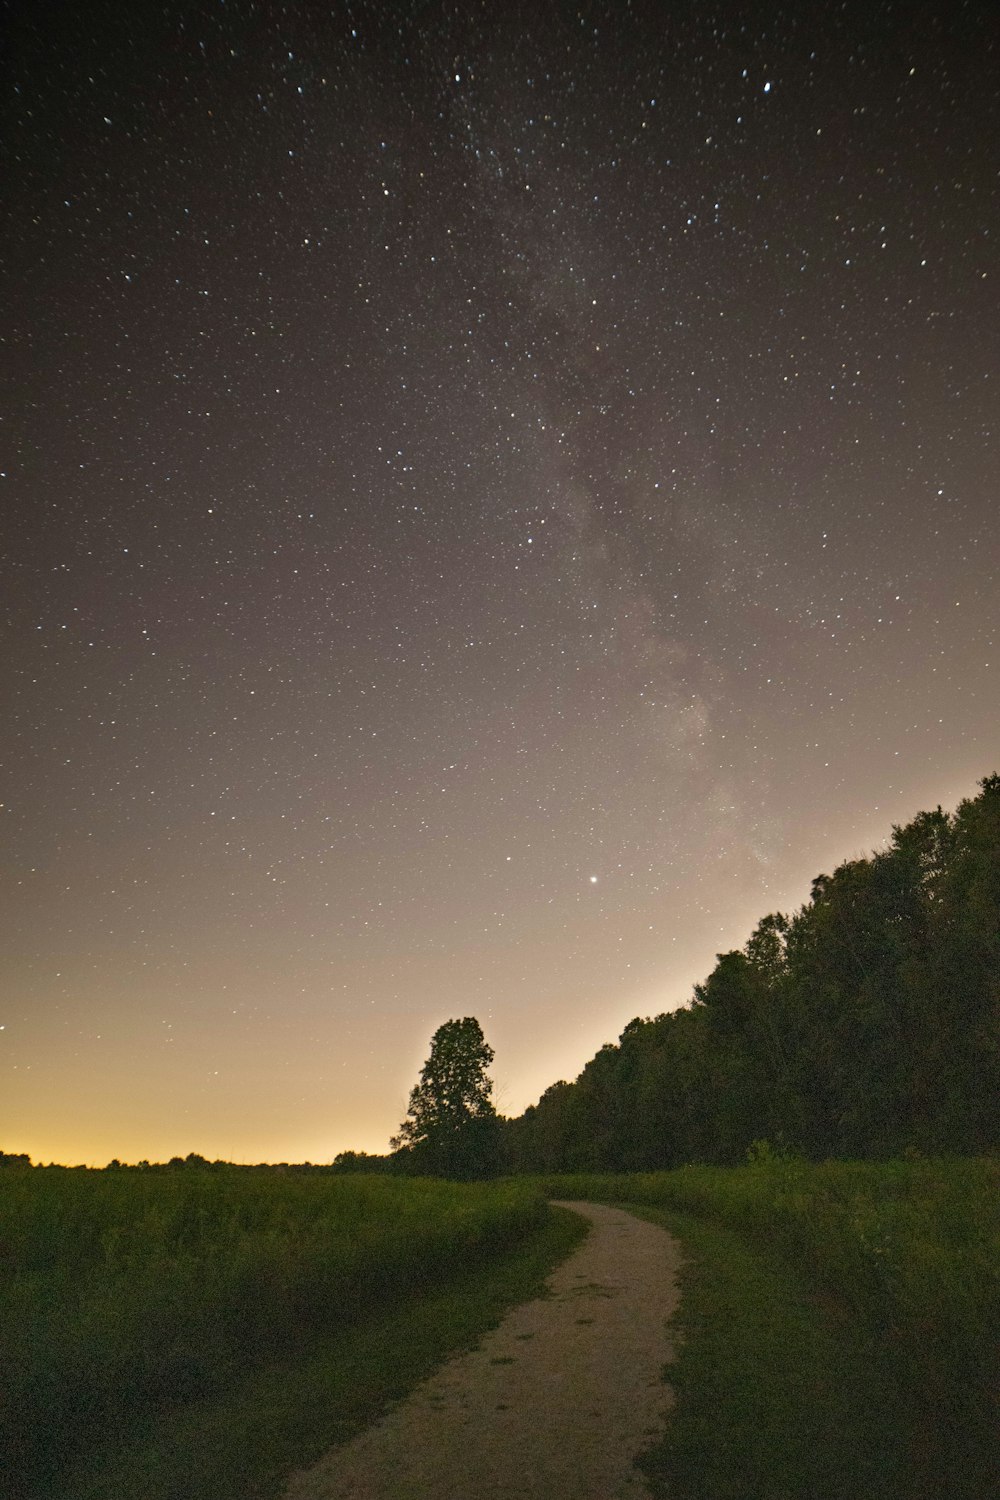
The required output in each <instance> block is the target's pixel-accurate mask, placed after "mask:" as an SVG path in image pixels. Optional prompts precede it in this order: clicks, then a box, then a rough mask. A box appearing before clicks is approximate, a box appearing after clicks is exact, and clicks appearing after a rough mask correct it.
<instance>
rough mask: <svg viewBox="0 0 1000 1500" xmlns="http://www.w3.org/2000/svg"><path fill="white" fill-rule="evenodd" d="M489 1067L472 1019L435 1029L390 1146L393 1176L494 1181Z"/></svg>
mask: <svg viewBox="0 0 1000 1500" xmlns="http://www.w3.org/2000/svg"><path fill="white" fill-rule="evenodd" d="M492 1061H493V1048H492V1047H491V1046H490V1045H489V1043H488V1042H487V1041H486V1038H485V1037H484V1036H483V1032H482V1027H481V1026H480V1024H479V1022H478V1021H477V1020H476V1018H475V1016H465V1017H463V1019H462V1020H460V1021H446V1022H445V1023H444V1025H443V1026H439V1027H438V1029H437V1031H435V1033H434V1035H433V1037H432V1038H431V1052H430V1056H429V1058H428V1059H427V1061H426V1062H425V1063H424V1066H423V1068H422V1069H421V1072H420V1082H419V1083H418V1084H417V1085H416V1087H415V1088H413V1089H412V1090H411V1093H410V1107H409V1110H408V1111H407V1116H406V1119H405V1120H404V1121H403V1123H402V1125H401V1126H400V1127H399V1134H398V1135H396V1136H394V1137H393V1140H392V1143H391V1144H392V1145H393V1147H394V1148H396V1149H395V1157H394V1159H393V1160H394V1166H395V1167H396V1169H397V1170H400V1171H403V1172H415V1173H420V1174H423V1173H429V1174H431V1175H433V1176H436V1177H453V1178H458V1179H463V1178H477V1177H492V1176H495V1175H496V1171H497V1161H498V1146H499V1121H498V1120H497V1114H496V1110H495V1109H494V1107H493V1101H492V1099H491V1098H490V1095H491V1093H492V1092H493V1084H492V1081H491V1080H490V1078H489V1077H488V1076H487V1073H486V1069H487V1068H488V1067H489V1065H490V1063H491V1062H492Z"/></svg>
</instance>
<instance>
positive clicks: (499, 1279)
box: [0, 1167, 575, 1500]
mask: <svg viewBox="0 0 1000 1500" xmlns="http://www.w3.org/2000/svg"><path fill="white" fill-rule="evenodd" d="M548 1218H549V1212H548V1211H547V1210H546V1208H545V1205H544V1200H543V1199H542V1197H541V1196H540V1194H539V1192H538V1191H537V1189H533V1188H532V1187H530V1186H526V1185H518V1184H512V1183H501V1184H492V1185H484V1184H476V1185H471V1184H469V1185H465V1184H463V1185H459V1184H454V1183H445V1182H438V1181H430V1180H416V1181H404V1180H400V1179H396V1178H386V1177H359V1176H350V1177H323V1176H320V1175H316V1174H312V1175H298V1174H295V1173H291V1172H290V1173H287V1174H280V1173H262V1172H246V1171H241V1170H240V1169H238V1168H229V1169H225V1168H223V1169H215V1170H213V1171H206V1170H200V1169H198V1168H190V1169H188V1170H185V1171H174V1172H165V1171H161V1172H156V1171H147V1172H143V1171H105V1172H91V1171H86V1170H68V1169H64V1168H52V1167H49V1168H37V1167H36V1168H33V1169H32V1168H23V1167H9V1168H6V1169H5V1170H4V1171H3V1173H2V1174H0V1246H2V1252H3V1260H2V1265H0V1369H2V1371H3V1384H4V1397H5V1401H4V1405H3V1408H2V1412H0V1449H2V1450H3V1452H4V1454H5V1459H6V1465H5V1477H4V1479H3V1480H0V1486H2V1488H0V1493H3V1494H4V1495H5V1496H9V1497H18V1500H25V1497H31V1500H34V1497H36V1496H38V1497H42V1496H49V1495H51V1496H65V1495H66V1494H67V1493H68V1492H69V1491H68V1490H67V1488H66V1480H65V1476H66V1474H67V1473H70V1472H72V1471H73V1469H74V1466H77V1467H78V1468H79V1467H81V1466H82V1469H86V1467H87V1463H88V1459H91V1458H92V1457H93V1454H94V1451H95V1448H98V1447H100V1446H101V1445H102V1444H103V1443H105V1442H107V1439H108V1434H109V1433H113V1434H116V1443H115V1444H114V1445H113V1446H118V1445H119V1441H120V1443H121V1444H123V1445H124V1446H126V1447H128V1446H130V1445H131V1446H132V1447H134V1448H137V1451H138V1450H143V1451H144V1452H145V1454H146V1458H145V1460H144V1462H145V1463H146V1465H147V1468H148V1470H149V1472H148V1473H146V1475H145V1477H144V1478H143V1480H142V1483H141V1484H140V1485H139V1486H138V1488H135V1487H130V1486H129V1485H125V1486H124V1487H123V1488H119V1489H118V1490H117V1491H115V1490H114V1489H113V1487H112V1488H110V1489H109V1488H107V1487H106V1486H105V1488H103V1489H102V1488H101V1484H96V1485H95V1487H94V1488H93V1489H92V1490H86V1491H85V1487H84V1485H83V1482H82V1481H79V1482H78V1481H74V1483H73V1485H72V1492H73V1493H74V1494H78V1495H80V1496H82V1495H83V1494H84V1493H85V1492H86V1493H91V1494H93V1495H94V1496H95V1497H97V1496H99V1495H102V1494H106V1495H107V1496H108V1497H110V1496H111V1494H112V1493H117V1494H122V1493H141V1494H142V1495H143V1496H144V1500H146V1497H150V1500H151V1497H153V1496H154V1495H161V1494H162V1495H163V1496H164V1497H166V1496H167V1495H169V1496H171V1497H172V1500H180V1497H181V1496H185V1497H187V1496H191V1497H194V1496H196V1495H201V1494H206V1495H207V1494H208V1493H210V1491H209V1490H202V1489H199V1488H198V1487H197V1486H198V1484H200V1483H201V1480H200V1478H199V1475H198V1472H196V1470H197V1468H198V1465H197V1464H196V1462H195V1460H196V1458H197V1457H198V1456H199V1455H200V1459H201V1460H202V1461H203V1466H204V1464H205V1463H207V1465H208V1468H209V1470H210V1471H211V1472H213V1473H216V1477H217V1478H218V1468H219V1463H220V1462H223V1460H224V1461H225V1462H226V1463H228V1462H231V1461H232V1462H237V1465H239V1464H242V1463H243V1462H244V1460H243V1459H241V1458H240V1457H239V1454H240V1453H241V1452H244V1451H245V1450H246V1448H247V1444H249V1449H250V1450H251V1451H256V1449H257V1448H258V1447H259V1443H260V1441H262V1440H259V1439H257V1438H254V1439H251V1438H249V1437H248V1432H249V1430H250V1429H253V1430H254V1431H256V1430H257V1428H258V1426H259V1425H260V1423H261V1422H263V1426H264V1428H265V1429H266V1431H267V1433H272V1434H274V1437H273V1442H272V1441H271V1440H270V1439H268V1440H267V1446H268V1452H267V1453H266V1454H263V1455H260V1461H261V1462H262V1463H263V1464H264V1468H265V1469H266V1468H267V1466H268V1464H273V1463H274V1455H273V1449H275V1448H276V1449H277V1450H278V1451H279V1453H280V1454H281V1455H282V1457H283V1458H284V1459H286V1460H287V1462H286V1464H285V1467H286V1468H287V1467H289V1466H290V1465H291V1464H293V1463H295V1462H302V1461H304V1459H303V1455H304V1454H305V1456H306V1457H308V1456H309V1455H310V1453H312V1454H313V1455H314V1454H315V1453H316V1452H319V1451H321V1450H322V1447H323V1446H324V1445H325V1444H328V1443H329V1442H332V1441H334V1440H335V1439H336V1436H337V1434H338V1432H341V1431H342V1430H343V1429H344V1426H345V1424H346V1425H347V1426H348V1427H349V1426H350V1425H351V1424H352V1423H354V1424H355V1425H357V1424H358V1423H359V1422H361V1421H362V1420H364V1418H365V1417H366V1416H367V1417H370V1416H371V1415H372V1414H373V1413H374V1411H375V1410H377V1409H378V1405H379V1402H380V1401H381V1400H382V1399H384V1397H385V1396H386V1395H388V1394H390V1393H391V1392H392V1390H394V1389H397V1388H398V1382H399V1380H400V1379H403V1380H404V1382H405V1381H406V1380H407V1379H411V1378H412V1379H417V1378H419V1376H420V1374H421V1373H423V1372H424V1370H425V1369H426V1368H427V1367H428V1365H429V1364H430V1363H433V1361H434V1359H435V1358H440V1357H441V1356H442V1355H443V1354H444V1353H445V1352H447V1349H448V1348H449V1346H450V1344H451V1343H452V1342H455V1341H458V1342H460V1341H462V1340H463V1339H465V1338H466V1337H467V1336H470V1335H471V1334H472V1333H474V1332H477V1331H481V1329H482V1327H484V1326H486V1325H488V1323H489V1322H490V1321H491V1320H492V1319H493V1317H494V1316H495V1312H496V1309H497V1308H498V1306H499V1305H500V1304H502V1302H503V1300H504V1296H505V1295H508V1294H509V1298H510V1300H516V1299H518V1298H519V1297H521V1296H525V1295H530V1293H531V1290H532V1287H533V1285H534V1284H535V1282H537V1279H538V1264H537V1261H538V1256H539V1254H542V1259H543V1260H544V1258H545V1254H549V1257H550V1259H551V1258H553V1256H554V1253H555V1250H556V1249H558V1246H559V1243H560V1242H559V1239H558V1235H557V1240H556V1242H555V1243H554V1242H553V1241H552V1240H551V1239H548V1240H547V1239H546V1238H545V1235H546V1233H547V1232H548V1231H546V1228H545V1226H546V1223H547V1221H548ZM574 1232H575V1231H574ZM562 1243H565V1231H563V1241H562ZM539 1247H541V1249H540V1248H539ZM532 1257H534V1259H533V1258H532ZM505 1261H509V1265H506V1264H505V1265H501V1264H500V1263H501V1262H505ZM470 1273H475V1274H474V1275H473V1280H472V1281H471V1282H470V1281H469V1276H470ZM475 1275H478V1276H479V1277H480V1282H479V1283H478V1284H477V1283H476V1280H475ZM484 1277H485V1280H483V1279H482V1278H484ZM526 1280H527V1282H529V1283H531V1286H529V1287H528V1290H525V1284H526ZM449 1288H450V1289H452V1291H453V1292H454V1299H453V1301H451V1302H449V1296H450V1293H449V1291H448V1290H447V1289H449ZM505 1289H506V1290H505ZM416 1294H419V1296H418V1295H416ZM428 1297H431V1298H436V1299H437V1307H438V1311H437V1313H435V1314H434V1315H433V1316H431V1318H430V1320H429V1321H428V1320H427V1318H426V1316H425V1313H423V1312H421V1308H423V1307H424V1306H425V1304H426V1299H427V1298H428ZM427 1305H430V1304H427ZM449 1307H451V1312H449V1311H448V1308H449ZM422 1319H423V1322H422V1321H421V1320H422ZM362 1322H363V1329H364V1332H363V1337H361V1338H360V1339H359V1337H358V1332H359V1331H360V1329H361V1326H362ZM421 1328H422V1329H423V1331H422V1332H420V1329H421ZM407 1329H409V1330H410V1331H409V1332H407ZM379 1330H381V1332H379ZM379 1338H381V1339H382V1353H381V1355H379V1354H378V1347H379V1344H378V1341H379ZM411 1339H412V1344H410V1342H409V1341H410V1340H411ZM352 1340H353V1342H352ZM404 1344H405V1345H407V1347H406V1348H405V1349H403V1347H402V1346H403V1345H404ZM359 1360H360V1369H361V1372H362V1373H361V1374H359V1365H358V1361H359ZM365 1371H367V1373H364V1372H365ZM278 1372H280V1373H278ZM295 1372H298V1373H297V1374H296V1373H295ZM310 1372H311V1373H310ZM296 1380H297V1381H298V1382H299V1384H300V1385H301V1384H302V1383H303V1382H304V1384H305V1386H306V1387H308V1386H309V1384H310V1381H311V1382H312V1385H313V1387H314V1388H316V1389H319V1390H321V1391H323V1392H325V1395H324V1397H323V1400H326V1403H327V1404H326V1407H325V1409H323V1414H322V1416H321V1417H320V1418H319V1429H316V1423H317V1417H316V1415H315V1414H311V1415H310V1414H302V1413H300V1412H297V1411H296V1410H294V1409H293V1408H291V1407H290V1406H289V1404H288V1401H287V1398H283V1397H282V1396H281V1392H282V1391H289V1390H292V1389H294V1388H295V1383H296ZM248 1381H249V1383H250V1386H253V1385H254V1382H256V1388H255V1389H250V1388H249V1387H248ZM337 1390H339V1391H340V1397H339V1398H336V1395H335V1393H336V1391H337ZM263 1392H266V1393H267V1401H268V1402H273V1403H274V1406H275V1415H273V1416H272V1417H269V1418H266V1419H264V1418H262V1417H261V1412H260V1398H261V1394H262V1393H263ZM338 1399H339V1406H338V1404H337V1401H338ZM234 1403H235V1409H234ZM322 1404H323V1403H322V1400H321V1401H320V1406H321V1408H322ZM213 1412H214V1413H216V1414H218V1413H219V1412H223V1413H225V1417H226V1422H228V1423H229V1425H230V1426H231V1427H232V1428H233V1430H234V1432H235V1433H236V1434H237V1436H236V1438H235V1439H233V1440H230V1441H229V1442H228V1443H227V1444H226V1443H223V1439H222V1437H221V1428H222V1427H223V1426H225V1425H226V1423H225V1422H219V1421H216V1420H213V1418H212V1415H211V1414H212V1413H213ZM282 1413H284V1417H282ZM275 1424H277V1427H278V1429H280V1430H279V1431H277V1432H276V1433H275ZM303 1428H304V1431H303V1430H300V1429H303ZM314 1429H316V1430H314ZM320 1429H321V1430H320ZM209 1431H211V1432H213V1433H214V1434H215V1436H214V1437H213V1438H212V1441H211V1442H209V1443H208V1444H207V1446H206V1443H205V1440H204V1434H205V1433H206V1432H209ZM165 1433H166V1434H174V1437H173V1438H171V1437H170V1436H166V1437H165V1436H164V1434H165ZM178 1434H181V1435H183V1440H182V1441H179V1442H178V1441H177V1435H178ZM199 1434H202V1436H201V1437H199ZM239 1434H242V1437H240V1436H239ZM331 1434H332V1436H331ZM234 1444H235V1446H234ZM220 1445H222V1447H223V1448H224V1450H225V1451H224V1453H220V1452H217V1451H216V1450H217V1449H218V1448H219V1446H220ZM213 1453H215V1455H216V1456H215V1457H212V1454H213ZM226 1455H228V1457H226ZM234 1455H235V1457H234ZM289 1455H290V1456H289ZM161 1463H167V1464H168V1469H167V1470H166V1471H165V1472H166V1473H167V1479H166V1480H165V1481H161V1480H160V1479H156V1473H158V1471H159V1468H160V1466H161ZM98 1469H99V1471H100V1472H101V1474H102V1475H105V1474H108V1473H111V1472H112V1471H113V1469H114V1463H113V1461H112V1459H111V1458H110V1457H109V1456H108V1455H107V1454H103V1455H102V1457H101V1461H100V1463H99V1465H98ZM278 1469H280V1463H279V1464H278ZM188 1471H190V1472H188ZM185 1474H186V1475H187V1477H185ZM154 1479H155V1483H154ZM211 1492H212V1493H213V1494H214V1497H215V1500H219V1497H220V1495H221V1494H224V1493H231V1494H233V1495H235V1494H237V1493H238V1494H239V1495H240V1496H241V1497H246V1496H250V1495H256V1494H258V1493H259V1494H264V1493H267V1491H266V1490H265V1489H254V1488H253V1487H252V1486H251V1484H250V1481H249V1479H248V1477H247V1475H246V1474H245V1473H243V1472H242V1471H241V1473H240V1481H239V1485H238V1486H237V1487H236V1488H235V1489H231V1490H230V1491H228V1492H227V1491H225V1489H222V1490H220V1489H219V1488H216V1489H215V1490H214V1491H211Z"/></svg>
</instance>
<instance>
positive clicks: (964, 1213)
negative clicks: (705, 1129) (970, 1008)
mask: <svg viewBox="0 0 1000 1500" xmlns="http://www.w3.org/2000/svg"><path fill="white" fill-rule="evenodd" d="M754 1154H755V1157H756V1159H755V1160H754V1161H753V1162H751V1164H750V1165H749V1166H746V1167H743V1168H733V1169H725V1168H717V1167H687V1168H683V1169H681V1170H680V1171H675V1172H669V1173H656V1174H648V1175H636V1176H622V1177H606V1176H602V1177H598V1176H573V1177H561V1178H556V1179H553V1180H551V1181H549V1182H547V1183H546V1184H545V1185H546V1187H547V1188H548V1189H549V1190H551V1191H552V1192H554V1193H557V1194H558V1195H559V1196H564V1197H580V1198H586V1197H590V1198H595V1199H599V1200H602V1201H605V1202H607V1201H618V1202H624V1203H626V1204H628V1205H629V1206H630V1207H634V1208H635V1210H636V1211H637V1212H639V1213H645V1214H647V1215H648V1216H649V1217H651V1218H653V1219H655V1220H656V1221H657V1222H660V1223H663V1224H665V1225H666V1226H667V1227H668V1228H670V1229H672V1230H673V1232H674V1233H676V1234H677V1235H678V1236H679V1238H680V1239H681V1241H682V1243H683V1245H684V1247H685V1251H686V1254H687V1256H688V1265H687V1267H686V1269H685V1272H684V1278H683V1297H682V1303H681V1308H680V1312H679V1316H678V1327H679V1330H680V1332H681V1335H682V1342H681V1346H680V1353H679V1358H678V1361H677V1363H676V1365H675V1366H672V1367H671V1369H670V1372H669V1379H670V1381H671V1384H672V1385H674V1387H675V1389H676V1391H677V1398H678V1399H677V1406H676V1409H675V1412H674V1415H673V1417H672V1419H671V1423H670V1427H669V1430H668V1433H667V1436H666V1439H665V1440H664V1442H663V1443H662V1444H661V1445H660V1447H659V1448H658V1449H657V1450H655V1451H654V1452H653V1453H652V1454H650V1455H649V1457H648V1459H647V1461H646V1465H645V1466H646V1467H647V1469H648V1472H649V1474H650V1477H651V1481H652V1482H654V1483H655V1484H657V1485H658V1486H659V1487H660V1488H659V1489H658V1491H657V1492H658V1493H662V1494H663V1495H664V1496H665V1497H666V1496H669V1497H670V1500H703V1497H704V1496H707V1495H711V1496H713V1500H751V1497H753V1500H772V1497H773V1500H779V1497H781V1500H792V1497H794V1500H827V1497H828V1500H842V1497H847V1496H855V1495H871V1496H873V1497H879V1500H982V1497H983V1496H985V1495H988V1494H996V1493H1000V1452H998V1445H997V1442H996V1437H997V1430H998V1426H997V1423H998V1415H1000V1413H998V1392H1000V1191H998V1190H1000V1163H998V1162H996V1161H987V1160H978V1161H977V1160H940V1161H905V1162H904V1161H900V1162H891V1163H886V1164H882V1165H875V1164H873V1163H846V1162H829V1163H825V1164H823V1165H820V1166H812V1165H809V1164H807V1163H805V1162H803V1161H796V1160H792V1159H776V1158H775V1157H774V1156H773V1155H772V1154H771V1153H770V1152H769V1151H768V1149H767V1148H766V1147H764V1146H759V1147H758V1148H757V1149H756V1151H755V1153H754Z"/></svg>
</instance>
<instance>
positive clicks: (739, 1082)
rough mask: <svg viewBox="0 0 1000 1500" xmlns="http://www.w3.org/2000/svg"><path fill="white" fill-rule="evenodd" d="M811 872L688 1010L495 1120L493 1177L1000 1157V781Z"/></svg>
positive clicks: (719, 967)
mask: <svg viewBox="0 0 1000 1500" xmlns="http://www.w3.org/2000/svg"><path fill="white" fill-rule="evenodd" d="M980 786H981V790H980V793H979V795H978V796H977V797H975V798H974V799H971V800H967V801H965V802H963V803H962V804H961V805H960V806H959V808H958V810H957V811H956V812H955V813H954V814H953V815H949V814H947V813H944V812H942V811H941V809H940V808H938V809H937V810H936V811H935V812H927V813H920V814H918V815H917V817H915V818H914V819H913V821H912V822H911V823H908V824H907V825H906V826H905V827H899V828H894V829H893V834H892V839H891V842H890V844H889V846H888V847H887V848H886V849H885V851H884V852H880V853H877V854H873V855H872V856H871V858H868V859H856V860H851V861H850V862H848V863H847V864H844V865H841V866H840V867H839V868H838V869H836V870H835V871H834V873H833V874H832V875H820V876H818V877H817V878H816V879H815V880H814V881H813V884H812V896H811V898H810V900H809V901H808V902H807V903H806V905H805V906H803V907H802V909H801V910H800V911H798V912H796V913H795V915H794V916H792V917H787V916H784V915H782V914H781V913H780V912H779V913H775V914H773V915H771V916H767V917H765V918H764V919H763V920H762V921H761V922H760V923H759V924H758V926H757V928H756V930H755V931H754V933H753V934H752V936H751V937H750V940H749V942H748V943H747V944H746V946H745V947H744V948H742V949H740V950H738V951H735V952H732V953H723V954H720V955H719V959H718V963H717V964H716V966H715V968H714V969H713V971H712V973H711V974H710V975H709V977H708V979H707V980H706V981H705V983H704V984H701V985H698V986H697V987H696V989H695V994H694V998H693V1000H692V1002H691V1004H690V1005H689V1006H687V1007H685V1008H683V1009H681V1010H678V1011H675V1012H673V1013H672V1014H669V1015H662V1016H657V1017H656V1018H655V1019H654V1020H634V1021H631V1022H630V1023H629V1025H628V1026H626V1028H625V1030H624V1032H623V1033H622V1036H621V1038H620V1041H619V1043H618V1045H617V1046H613V1045H608V1046H605V1047H602V1048H601V1050H600V1052H598V1054H597V1056H596V1057H594V1058H592V1059H591V1061H590V1062H589V1063H588V1064H587V1066H586V1067H585V1068H584V1070H583V1072H582V1073H581V1074H580V1076H579V1078H578V1079H577V1080H576V1082H575V1083H556V1084H554V1085H553V1086H552V1087H551V1088H549V1089H547V1090H546V1092H545V1093H544V1094H543V1095H542V1097H541V1099H540V1101H539V1103H538V1104H537V1105H536V1106H533V1107H531V1108H529V1109H527V1110H526V1111H525V1112H524V1114H523V1115H521V1117H520V1118H519V1119H515V1120H508V1121H506V1122H504V1125H503V1131H502V1151H503V1157H504V1161H503V1169H504V1170H507V1171H516V1172H553V1171H555V1172H563V1171H610V1172H621V1171H648V1170H656V1169H659V1168H669V1167H675V1166H679V1165H681V1164H683V1163H686V1162H706V1163H718V1164H727V1163H735V1162H740V1161H743V1160H745V1159H746V1156H747V1152H748V1150H750V1148H752V1146H753V1144H754V1142H755V1141H768V1142H770V1143H771V1144H772V1146H775V1147H778V1148H785V1149H787V1150H789V1151H792V1152H795V1153H798V1154H801V1155H803V1156H805V1157H808V1158H812V1159H814V1160H822V1159H825V1158H827V1157H846V1158H886V1157H890V1156H896V1155H899V1154H901V1153H905V1152H907V1151H910V1152H915V1153H921V1154H932V1153H958V1154H963V1155H975V1154H979V1153H988V1152H990V1151H995V1150H996V1149H997V1147H998V1146H1000V776H996V775H994V776H990V777H988V778H986V779H985V780H984V781H983V782H981V783H980Z"/></svg>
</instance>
